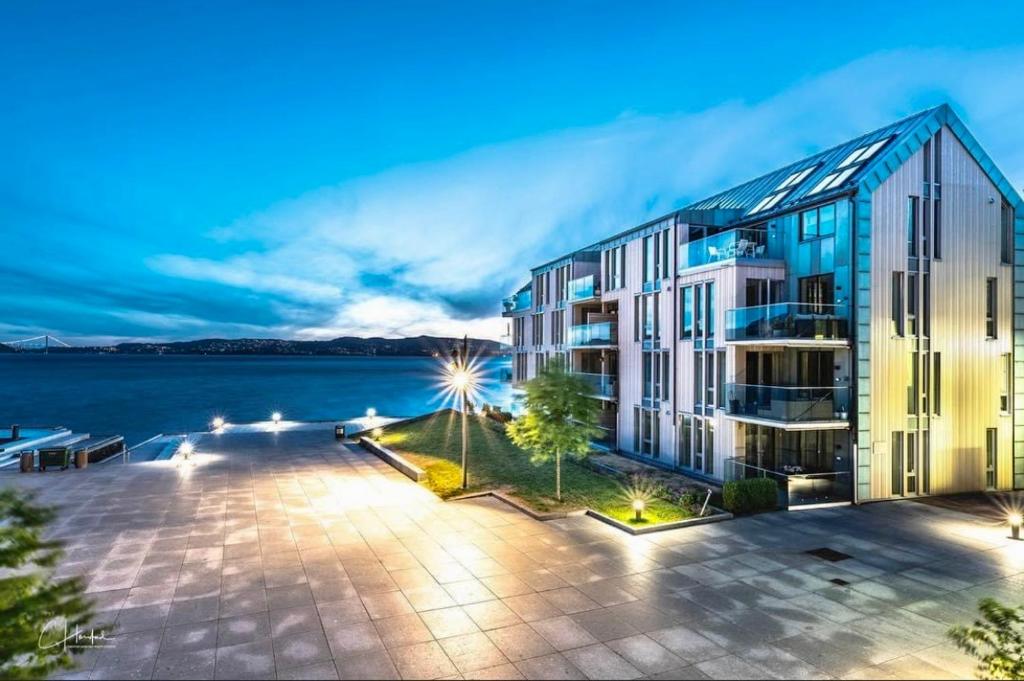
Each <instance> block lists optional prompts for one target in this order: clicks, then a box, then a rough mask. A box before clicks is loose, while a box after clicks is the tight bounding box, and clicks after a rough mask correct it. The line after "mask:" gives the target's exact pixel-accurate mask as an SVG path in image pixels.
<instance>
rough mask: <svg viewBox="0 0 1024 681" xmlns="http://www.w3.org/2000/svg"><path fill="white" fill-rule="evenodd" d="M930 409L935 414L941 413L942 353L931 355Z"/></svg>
mask: <svg viewBox="0 0 1024 681" xmlns="http://www.w3.org/2000/svg"><path fill="white" fill-rule="evenodd" d="M932 395H933V399H932V409H934V410H935V415H936V416H939V415H941V414H942V353H941V352H936V353H935V354H934V355H932Z"/></svg>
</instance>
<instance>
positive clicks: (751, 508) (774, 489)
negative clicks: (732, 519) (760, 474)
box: [722, 478, 779, 513]
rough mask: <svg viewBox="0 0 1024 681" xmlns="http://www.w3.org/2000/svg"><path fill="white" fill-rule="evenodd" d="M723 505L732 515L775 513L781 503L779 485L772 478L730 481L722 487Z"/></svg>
mask: <svg viewBox="0 0 1024 681" xmlns="http://www.w3.org/2000/svg"><path fill="white" fill-rule="evenodd" d="M722 503H723V504H724V505H725V510H727V511H729V512H731V513H758V512H760V511H773V510H775V508H776V506H778V503H779V484H778V483H777V482H775V481H774V480H772V479H771V478H745V479H743V480H729V481H728V482H726V483H725V484H724V485H722Z"/></svg>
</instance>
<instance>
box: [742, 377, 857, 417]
mask: <svg viewBox="0 0 1024 681" xmlns="http://www.w3.org/2000/svg"><path fill="white" fill-rule="evenodd" d="M725 391H726V413H727V414H729V415H730V416H749V417H752V418H759V419H765V420H768V421H781V422H784V423H806V422H817V421H846V420H847V419H849V408H850V406H849V405H850V389H849V387H846V386H839V387H822V388H803V387H801V388H795V387H789V386H781V385H750V384H746V383H726V385H725Z"/></svg>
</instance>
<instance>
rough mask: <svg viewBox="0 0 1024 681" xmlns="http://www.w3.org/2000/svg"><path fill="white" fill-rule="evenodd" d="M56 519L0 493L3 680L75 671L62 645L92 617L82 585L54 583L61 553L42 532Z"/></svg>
mask: <svg viewBox="0 0 1024 681" xmlns="http://www.w3.org/2000/svg"><path fill="white" fill-rule="evenodd" d="M54 515H55V514H54V512H53V511H51V510H50V509H46V508H41V507H39V506H35V505H33V503H32V497H31V496H30V495H28V494H25V493H22V492H19V491H17V490H14V489H5V490H2V491H0V574H3V575H4V576H3V578H2V579H0V678H5V679H37V678H42V677H45V676H48V675H49V674H52V673H53V672H54V671H56V670H58V669H64V668H69V667H72V666H73V661H72V658H71V650H69V649H67V648H66V646H64V645H62V644H60V641H61V639H63V638H64V636H65V635H72V634H74V632H75V630H76V629H75V628H76V627H83V626H84V625H85V624H86V623H87V622H88V621H89V619H91V617H92V612H91V604H90V603H88V602H87V601H86V600H85V598H84V587H83V585H82V583H81V581H80V580H78V579H67V580H54V579H52V574H53V568H54V566H55V565H56V564H57V561H58V560H59V559H60V557H61V555H62V553H63V552H62V551H61V546H60V543H59V542H55V541H47V540H44V539H43V538H42V531H43V529H44V528H45V527H46V525H47V523H49V522H50V521H51V520H52V519H53V517H54ZM65 625H66V631H67V634H65V633H64V632H65ZM69 643H70V642H69Z"/></svg>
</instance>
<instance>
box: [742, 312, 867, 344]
mask: <svg viewBox="0 0 1024 681" xmlns="http://www.w3.org/2000/svg"><path fill="white" fill-rule="evenodd" d="M848 314H849V307H848V306H846V305H822V304H818V303H771V304H769V305H753V306H751V307H736V308H732V309H730V310H726V313H725V340H727V341H733V342H735V341H763V340H788V339H813V340H847V339H849V337H850V328H849V321H848V320H847V316H848Z"/></svg>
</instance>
